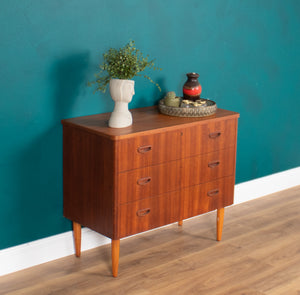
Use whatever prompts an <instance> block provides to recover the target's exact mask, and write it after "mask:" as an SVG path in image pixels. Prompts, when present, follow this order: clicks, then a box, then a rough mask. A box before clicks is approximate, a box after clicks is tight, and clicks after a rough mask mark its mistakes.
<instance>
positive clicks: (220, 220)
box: [217, 208, 224, 241]
mask: <svg viewBox="0 0 300 295" xmlns="http://www.w3.org/2000/svg"><path fill="white" fill-rule="evenodd" d="M223 223H224V208H221V209H218V210H217V241H221V239H222V230H223Z"/></svg>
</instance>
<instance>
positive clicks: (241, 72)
mask: <svg viewBox="0 0 300 295" xmlns="http://www.w3.org/2000/svg"><path fill="white" fill-rule="evenodd" d="M299 19H300V1H298V0H295V1H292V0H286V1H282V0H272V1H269V0H244V1H241V0H240V1H239V0H231V1H230V0H189V1H183V0H164V1H162V0H114V1H111V0H101V1H99V0H72V1H68V0H51V1H49V0H22V1H20V0H9V1H1V4H0V24H1V30H0V135H1V144H0V204H1V205H0V237H1V238H0V249H2V248H6V247H9V246H14V245H18V244H20V243H24V242H28V241H32V240H35V239H38V238H43V237H46V236H50V235H54V234H57V233H61V232H64V231H67V230H70V228H71V227H70V222H69V221H68V220H66V219H64V218H63V217H62V129H61V125H60V120H61V119H62V118H68V117H74V116H79V115H88V114H95V113H103V112H108V111H112V108H113V104H112V101H111V100H110V97H109V94H108V93H107V94H105V95H103V94H96V95H93V90H92V89H90V88H87V87H86V82H87V81H88V80H91V79H92V78H93V72H94V71H95V69H96V67H97V63H98V61H99V56H100V53H102V52H103V51H105V50H107V49H108V48H109V47H120V46H123V45H124V44H125V43H126V42H127V41H128V40H129V39H134V40H135V41H136V44H137V46H138V47H140V48H141V49H142V50H143V51H144V52H145V53H149V54H150V55H151V56H153V57H155V58H156V60H157V64H158V65H159V66H160V67H162V68H163V71H161V72H154V73H153V75H152V77H153V79H154V80H155V81H158V82H159V83H160V85H161V86H162V89H163V92H166V91H170V90H175V91H177V92H178V93H179V94H180V93H181V87H182V85H183V83H184V82H185V73H186V72H191V71H196V72H198V73H199V74H200V78H199V80H200V82H201V84H202V86H203V97H209V98H212V99H214V100H216V101H217V103H218V105H219V107H221V108H226V109H230V110H234V111H237V112H240V114H241V117H240V121H239V137H238V159H237V183H239V182H243V181H247V180H251V179H254V178H257V177H261V176H264V175H269V174H272V173H276V172H279V171H284V170H286V169H290V168H294V167H298V166H300V153H299V151H300V139H299V127H300V120H299V110H300V104H299V99H300V91H299V84H300V83H299V82H300V81H299V78H300V68H299V45H300V44H299V39H300V38H299V36H300V31H299V28H300V24H299ZM135 90H136V94H135V96H134V99H133V102H132V103H131V104H130V108H135V107H143V106H150V105H153V104H155V103H156V102H157V100H158V99H159V98H160V97H161V96H162V94H161V93H159V92H158V90H157V89H156V88H155V87H154V86H153V85H152V84H150V83H147V82H145V81H144V80H143V79H142V78H138V79H136V89H135Z"/></svg>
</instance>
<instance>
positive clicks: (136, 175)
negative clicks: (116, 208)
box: [118, 161, 180, 203]
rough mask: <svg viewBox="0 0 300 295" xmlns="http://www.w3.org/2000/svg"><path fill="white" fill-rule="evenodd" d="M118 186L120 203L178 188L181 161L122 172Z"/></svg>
mask: <svg viewBox="0 0 300 295" xmlns="http://www.w3.org/2000/svg"><path fill="white" fill-rule="evenodd" d="M118 187H119V189H118V196H119V203H127V202H132V201H136V200H141V199H145V198H148V197H153V196H156V195H160V194H163V193H166V192H170V191H174V190H177V189H179V188H180V161H171V162H168V163H165V164H160V165H154V166H149V167H144V168H140V169H135V170H131V171H126V172H121V173H119V175H118Z"/></svg>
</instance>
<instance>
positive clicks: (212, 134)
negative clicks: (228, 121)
mask: <svg viewBox="0 0 300 295" xmlns="http://www.w3.org/2000/svg"><path fill="white" fill-rule="evenodd" d="M220 135H221V132H212V133H209V135H208V136H209V138H212V139H214V138H217V137H219V136H220Z"/></svg>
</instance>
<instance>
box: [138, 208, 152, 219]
mask: <svg viewBox="0 0 300 295" xmlns="http://www.w3.org/2000/svg"><path fill="white" fill-rule="evenodd" d="M149 213H150V208H147V209H141V210H138V211H136V215H137V216H138V217H143V216H145V215H147V214H149Z"/></svg>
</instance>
